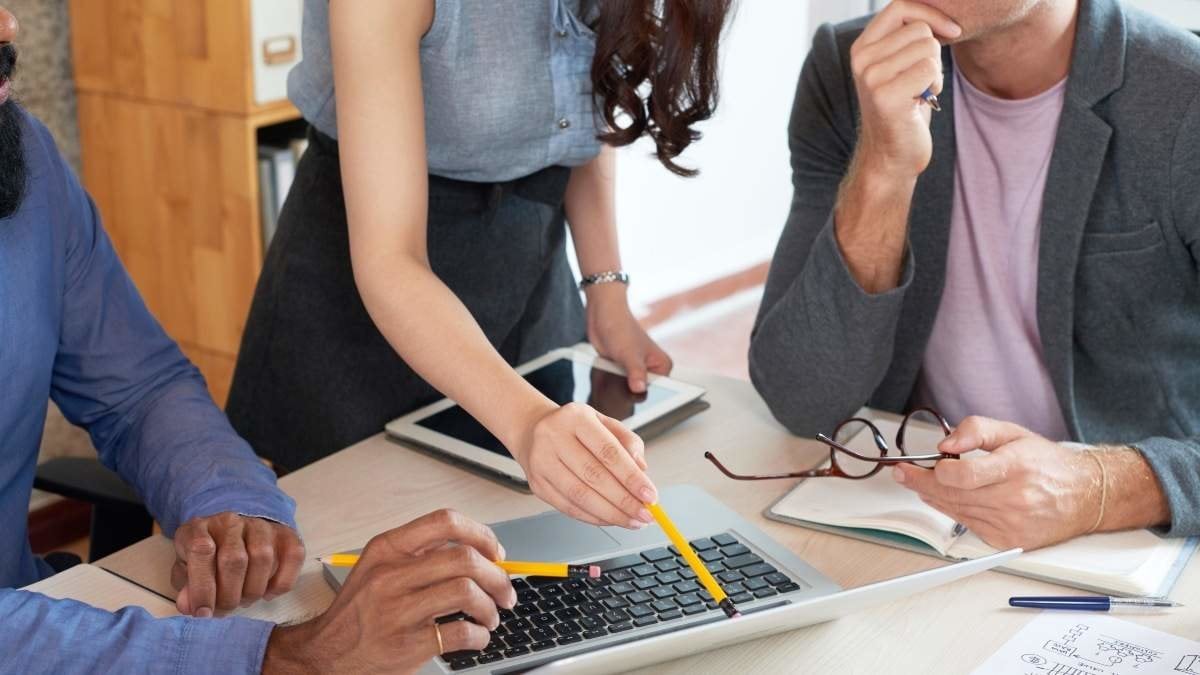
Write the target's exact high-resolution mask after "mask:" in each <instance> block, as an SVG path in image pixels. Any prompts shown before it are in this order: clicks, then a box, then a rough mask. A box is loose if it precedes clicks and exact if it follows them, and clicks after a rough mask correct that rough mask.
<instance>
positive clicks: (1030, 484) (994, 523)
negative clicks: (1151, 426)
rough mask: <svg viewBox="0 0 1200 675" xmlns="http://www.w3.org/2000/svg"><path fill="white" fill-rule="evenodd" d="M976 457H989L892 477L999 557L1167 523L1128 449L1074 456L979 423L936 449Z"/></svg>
mask: <svg viewBox="0 0 1200 675" xmlns="http://www.w3.org/2000/svg"><path fill="white" fill-rule="evenodd" d="M975 449H982V450H986V451H987V452H988V454H987V455H983V456H978V457H965V458H963V459H959V460H942V461H940V462H938V463H937V465H936V466H935V467H934V468H933V469H922V468H920V467H916V466H912V465H908V464H901V465H897V467H896V468H895V469H893V476H894V477H895V479H896V480H897V481H898V482H900V483H902V484H903V485H905V486H906V487H908V488H910V489H912V490H914V491H916V492H917V494H918V495H920V497H921V499H922V500H923V501H924V502H925V503H927V504H929V505H930V506H932V507H934V508H935V509H937V510H939V511H941V512H942V513H945V514H946V515H948V516H950V517H951V518H954V519H955V520H956V521H958V522H959V523H962V524H963V525H965V526H966V527H967V528H968V529H970V530H971V531H972V532H974V533H975V534H977V535H979V537H980V538H981V539H983V541H985V542H987V543H988V544H989V545H991V546H994V547H996V548H999V549H1007V548H1012V547H1016V546H1019V547H1021V548H1024V549H1026V550H1031V549H1035V548H1041V547H1043V546H1049V545H1051V544H1056V543H1058V542H1061V541H1065V540H1067V539H1071V538H1073V537H1077V536H1079V535H1082V534H1088V533H1090V532H1093V531H1104V530H1120V529H1129V528H1136V527H1150V526H1155V525H1161V524H1164V523H1166V522H1169V520H1170V512H1169V510H1168V508H1167V506H1166V502H1165V499H1164V498H1163V495H1162V489H1161V487H1160V486H1159V485H1158V481H1157V478H1156V477H1155V476H1154V473H1153V471H1152V470H1151V469H1150V467H1149V465H1148V464H1147V463H1146V461H1145V458H1143V457H1142V455H1141V453H1140V452H1138V451H1137V450H1134V449H1133V448H1088V449H1087V450H1086V451H1081V450H1079V449H1075V448H1071V447H1067V446H1065V445H1062V444H1059V443H1055V442H1053V441H1050V440H1048V439H1046V438H1043V437H1042V436H1039V435H1037V434H1035V433H1033V432H1032V431H1029V430H1028V429H1025V428H1023V427H1020V426H1018V425H1016V424H1011V423H1008V422H1000V421H997V420H993V419H988V418H984V417H968V418H967V419H965V420H963V422H962V424H960V425H959V426H958V428H957V429H955V430H954V433H953V434H951V435H950V436H947V437H946V439H945V440H944V441H942V443H941V445H940V446H938V450H940V451H942V452H948V453H954V454H959V453H966V452H970V451H972V450H975Z"/></svg>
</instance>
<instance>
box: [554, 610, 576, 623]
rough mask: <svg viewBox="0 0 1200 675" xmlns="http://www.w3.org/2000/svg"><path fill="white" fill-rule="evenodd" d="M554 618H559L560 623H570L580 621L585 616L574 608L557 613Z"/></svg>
mask: <svg viewBox="0 0 1200 675" xmlns="http://www.w3.org/2000/svg"><path fill="white" fill-rule="evenodd" d="M554 616H556V617H558V620H559V621H570V620H571V619H578V618H579V617H581V616H583V614H582V613H581V612H580V611H579V610H578V609H575V608H574V607H566V608H564V609H560V610H558V611H557V612H555V613H554Z"/></svg>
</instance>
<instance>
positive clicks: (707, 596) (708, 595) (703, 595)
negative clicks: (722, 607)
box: [696, 590, 728, 602]
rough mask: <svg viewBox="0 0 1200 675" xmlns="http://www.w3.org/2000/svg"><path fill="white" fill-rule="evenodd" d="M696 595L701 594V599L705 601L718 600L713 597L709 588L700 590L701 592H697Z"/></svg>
mask: <svg viewBox="0 0 1200 675" xmlns="http://www.w3.org/2000/svg"><path fill="white" fill-rule="evenodd" d="M696 595H699V596H700V599H701V600H703V601H705V602H716V601H715V600H714V599H713V596H712V593H709V592H708V591H707V590H704V591H700V592H699V593H697V594H696ZM726 595H728V593H726Z"/></svg>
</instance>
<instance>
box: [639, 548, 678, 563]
mask: <svg viewBox="0 0 1200 675" xmlns="http://www.w3.org/2000/svg"><path fill="white" fill-rule="evenodd" d="M642 557H643V558H645V559H646V562H652V563H654V562H658V561H659V560H666V559H667V558H674V557H675V554H674V553H671V552H670V551H668V550H667V549H666V548H652V549H650V550H649V551H642Z"/></svg>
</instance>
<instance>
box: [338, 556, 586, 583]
mask: <svg viewBox="0 0 1200 675" xmlns="http://www.w3.org/2000/svg"><path fill="white" fill-rule="evenodd" d="M317 561H318V562H322V563H325V564H326V565H330V566H333V567H354V565H356V564H357V563H358V554H357V553H334V554H333V555H328V556H325V557H324V558H317ZM496 564H497V565H499V566H500V569H502V570H504V571H505V572H507V573H508V574H511V575H516V576H523V575H532V576H539V577H570V578H572V579H598V578H600V566H599V565H568V564H567V563H547V562H521V561H517V560H501V561H499V562H497V563H496Z"/></svg>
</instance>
